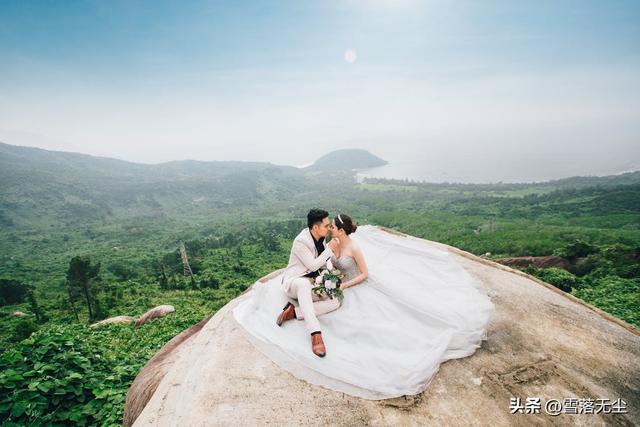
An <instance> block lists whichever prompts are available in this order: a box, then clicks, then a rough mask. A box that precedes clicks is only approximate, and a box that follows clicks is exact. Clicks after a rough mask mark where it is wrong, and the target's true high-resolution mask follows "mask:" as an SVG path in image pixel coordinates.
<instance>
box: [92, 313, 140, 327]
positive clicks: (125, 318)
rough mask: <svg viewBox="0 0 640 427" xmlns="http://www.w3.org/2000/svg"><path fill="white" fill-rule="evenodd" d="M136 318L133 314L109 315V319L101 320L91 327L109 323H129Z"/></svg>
mask: <svg viewBox="0 0 640 427" xmlns="http://www.w3.org/2000/svg"><path fill="white" fill-rule="evenodd" d="M135 320H136V318H135V317H133V316H114V317H109V318H108V319H104V320H101V321H99V322H96V323H93V324H91V325H90V326H89V327H90V328H96V327H98V326H102V325H108V324H111V323H120V324H129V323H131V322H135Z"/></svg>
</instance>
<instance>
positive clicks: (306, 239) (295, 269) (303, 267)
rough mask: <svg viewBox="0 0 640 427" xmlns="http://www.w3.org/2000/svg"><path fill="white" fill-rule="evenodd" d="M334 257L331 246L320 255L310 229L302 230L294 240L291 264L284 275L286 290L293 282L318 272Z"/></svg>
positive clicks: (290, 256)
mask: <svg viewBox="0 0 640 427" xmlns="http://www.w3.org/2000/svg"><path fill="white" fill-rule="evenodd" d="M332 256H333V251H332V250H331V248H329V246H326V247H325V249H324V251H323V252H322V253H321V254H320V255H318V250H317V249H316V245H315V244H314V243H313V236H312V235H311V230H309V227H307V228H305V229H304V230H302V231H301V232H300V233H299V234H298V235H297V236H296V238H295V239H293V245H292V246H291V254H290V255H289V264H288V265H287V268H286V269H285V271H284V273H283V274H282V281H281V283H282V284H283V285H284V288H285V290H286V288H288V287H289V284H290V283H291V280H293V279H296V278H298V277H302V276H304V275H305V274H307V273H311V272H312V271H316V270H317V269H319V268H320V267H322V266H323V265H324V264H325V263H326V262H327V260H328V259H329V258H331V257H332Z"/></svg>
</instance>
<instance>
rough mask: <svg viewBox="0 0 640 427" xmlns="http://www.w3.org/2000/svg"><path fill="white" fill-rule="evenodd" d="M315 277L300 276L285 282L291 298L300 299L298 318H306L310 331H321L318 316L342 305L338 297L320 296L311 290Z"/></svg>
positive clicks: (296, 309) (297, 311)
mask: <svg viewBox="0 0 640 427" xmlns="http://www.w3.org/2000/svg"><path fill="white" fill-rule="evenodd" d="M314 286H315V285H314V282H313V279H310V278H308V277H298V278H294V279H290V280H289V281H288V282H286V283H285V287H284V289H285V292H286V294H287V296H288V297H289V298H295V299H297V300H298V303H299V306H298V307H296V308H295V311H296V317H297V318H298V320H304V321H305V324H306V327H307V331H308V332H309V333H311V332H315V331H319V330H320V323H319V322H318V318H317V316H320V315H321V314H324V313H328V312H330V311H333V310H335V309H337V308H338V307H340V301H339V300H338V298H329V296H327V295H323V296H318V295H317V294H316V293H315V292H313V291H312V290H311V288H313V287H314Z"/></svg>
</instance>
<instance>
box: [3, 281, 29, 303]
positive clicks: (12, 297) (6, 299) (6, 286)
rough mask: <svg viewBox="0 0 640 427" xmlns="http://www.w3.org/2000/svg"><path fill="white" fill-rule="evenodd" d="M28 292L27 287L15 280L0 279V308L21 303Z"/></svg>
mask: <svg viewBox="0 0 640 427" xmlns="http://www.w3.org/2000/svg"><path fill="white" fill-rule="evenodd" d="M28 290H29V286H28V285H26V284H24V283H22V282H18V281H17V280H11V279H0V306H2V305H10V304H18V303H21V302H23V301H24V298H25V297H26V296H27V292H28Z"/></svg>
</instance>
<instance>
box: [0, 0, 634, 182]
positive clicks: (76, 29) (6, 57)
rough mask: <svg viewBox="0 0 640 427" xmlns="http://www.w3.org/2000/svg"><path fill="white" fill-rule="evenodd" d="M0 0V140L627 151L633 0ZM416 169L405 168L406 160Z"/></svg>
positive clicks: (463, 151)
mask: <svg viewBox="0 0 640 427" xmlns="http://www.w3.org/2000/svg"><path fill="white" fill-rule="evenodd" d="M458 6H459V7H456V8H453V7H451V6H450V4H447V3H445V2H441V1H428V2H427V1H424V2H422V1H416V0H401V1H390V0H386V1H385V0H368V1H365V0H346V1H337V0H330V1H326V2H305V3H302V2H293V1H284V2H279V3H277V4H276V3H272V2H267V1H256V2H252V3H251V4H248V5H247V4H243V5H240V4H237V3H234V2H215V3H213V2H205V1H202V2H201V1H191V2H186V3H173V2H161V3H158V2H154V3H145V2H141V3H135V4H134V3H132V2H128V1H115V2H109V3H108V4H107V3H101V2H93V1H84V2H56V3H52V4H38V5H34V4H28V3H26V2H20V1H7V2H3V3H2V4H0V58H2V62H3V67H2V68H1V69H0V95H1V96H2V98H3V100H5V102H3V103H1V104H0V141H2V142H6V143H8V144H13V145H27V146H36V147H40V148H45V149H52V150H61V151H73V152H81V153H85V154H91V155H98V156H107V157H113V158H119V159H122V160H128V161H134V162H139V163H159V162H165V161H171V160H182V159H194V160H246V161H267V162H271V163H274V164H281V165H292V166H296V165H298V166H299V165H304V164H308V163H311V162H313V161H314V160H315V159H317V158H318V157H320V156H322V155H324V154H326V153H327V152H330V151H333V150H336V149H340V148H363V149H366V150H369V151H370V152H372V153H373V154H375V155H377V156H379V157H381V158H383V159H385V160H388V161H390V162H391V164H390V165H389V167H387V168H386V169H385V170H382V172H381V173H383V174H385V175H388V176H391V177H400V176H394V175H396V174H405V176H407V174H408V175H409V176H408V177H411V178H416V179H422V178H425V179H427V180H446V179H448V180H450V181H451V180H454V181H455V180H459V181H474V182H483V181H499V180H502V181H504V182H509V181H531V180H546V179H554V178H559V177H567V176H573V175H593V174H595V175H606V174H614V173H619V172H623V171H627V170H637V169H640V143H639V141H638V135H640V132H639V130H640V85H639V84H638V83H639V82H640V77H639V76H640V46H639V45H638V43H637V41H638V40H640V24H638V23H639V22H640V4H639V3H637V2H633V1H628V2H625V1H622V2H617V3H615V4H611V3H608V4H605V3H602V2H595V1H580V2H578V1H574V2H563V3H562V4H559V3H557V2H535V3H534V2H531V3H528V4H525V3H521V2H518V3H513V2H507V1H496V2H492V3H483V4H479V3H474V2H463V3H459V4H458ZM421 177H422V178H421Z"/></svg>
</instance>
